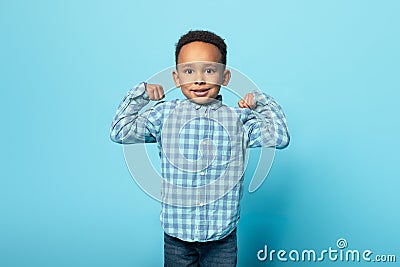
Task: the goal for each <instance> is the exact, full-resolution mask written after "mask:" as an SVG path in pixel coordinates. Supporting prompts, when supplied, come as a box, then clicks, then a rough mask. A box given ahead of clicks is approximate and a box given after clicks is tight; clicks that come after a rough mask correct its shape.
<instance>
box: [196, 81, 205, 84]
mask: <svg viewBox="0 0 400 267" xmlns="http://www.w3.org/2000/svg"><path fill="white" fill-rule="evenodd" d="M194 84H196V85H203V84H206V82H205V81H195V82H194Z"/></svg>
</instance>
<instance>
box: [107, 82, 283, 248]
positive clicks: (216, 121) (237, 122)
mask: <svg viewBox="0 0 400 267" xmlns="http://www.w3.org/2000/svg"><path fill="white" fill-rule="evenodd" d="M253 94H254V96H255V101H256V103H257V107H256V108H255V109H254V110H250V109H247V108H233V107H228V106H226V105H223V104H222V102H221V97H220V96H219V97H218V98H217V99H216V100H215V101H212V102H211V103H209V104H207V105H199V104H196V103H194V102H192V101H190V100H187V99H186V100H173V101H165V102H159V103H157V104H156V105H155V106H153V107H152V108H150V109H148V110H146V111H144V112H142V113H140V111H141V109H143V107H144V106H146V105H147V104H148V102H149V99H148V96H147V93H146V91H145V83H141V84H139V85H137V86H135V87H134V88H132V89H131V90H129V91H128V93H127V95H126V96H125V98H124V99H123V101H122V102H121V104H120V105H119V107H118V110H117V112H116V115H115V117H114V119H113V122H112V125H111V133H110V137H111V140H113V141H114V142H117V143H121V144H133V143H143V142H157V144H158V148H159V151H160V157H161V176H162V177H163V179H162V181H161V183H162V184H161V189H162V190H161V191H162V200H163V201H162V210H161V214H160V220H161V223H162V226H163V229H164V231H165V232H166V233H167V234H169V235H171V236H175V237H177V238H179V239H181V240H185V241H200V242H204V241H212V240H219V239H222V238H224V237H225V236H227V235H228V234H229V233H231V232H232V231H233V229H234V228H235V227H236V226H237V223H238V221H239V216H240V199H241V197H242V194H243V172H244V161H245V153H246V149H247V148H248V147H261V146H264V147H276V148H284V147H286V146H287V145H288V143H289V138H290V137H289V133H288V129H287V123H286V118H285V115H284V113H283V111H282V109H281V107H280V106H279V105H278V104H277V103H276V102H275V100H274V99H273V98H272V97H270V96H268V95H266V94H264V93H261V92H259V91H254V92H253Z"/></svg>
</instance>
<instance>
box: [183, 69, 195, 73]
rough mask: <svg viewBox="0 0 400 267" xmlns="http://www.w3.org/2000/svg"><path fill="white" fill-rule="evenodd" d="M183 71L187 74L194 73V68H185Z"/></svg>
mask: <svg viewBox="0 0 400 267" xmlns="http://www.w3.org/2000/svg"><path fill="white" fill-rule="evenodd" d="M183 72H184V73H186V74H192V73H193V70H192V69H185V70H183Z"/></svg>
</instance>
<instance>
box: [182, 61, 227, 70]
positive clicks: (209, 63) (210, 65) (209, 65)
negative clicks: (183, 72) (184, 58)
mask: <svg viewBox="0 0 400 267" xmlns="http://www.w3.org/2000/svg"><path fill="white" fill-rule="evenodd" d="M177 68H194V69H196V68H217V69H219V68H222V69H223V68H225V65H224V64H222V63H218V62H213V61H192V62H185V63H180V64H178V65H177Z"/></svg>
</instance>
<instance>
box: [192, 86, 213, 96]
mask: <svg viewBox="0 0 400 267" xmlns="http://www.w3.org/2000/svg"><path fill="white" fill-rule="evenodd" d="M209 90H210V88H206V89H192V90H190V91H192V92H193V94H195V95H196V96H198V97H202V96H206V95H207V93H208V91H209Z"/></svg>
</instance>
